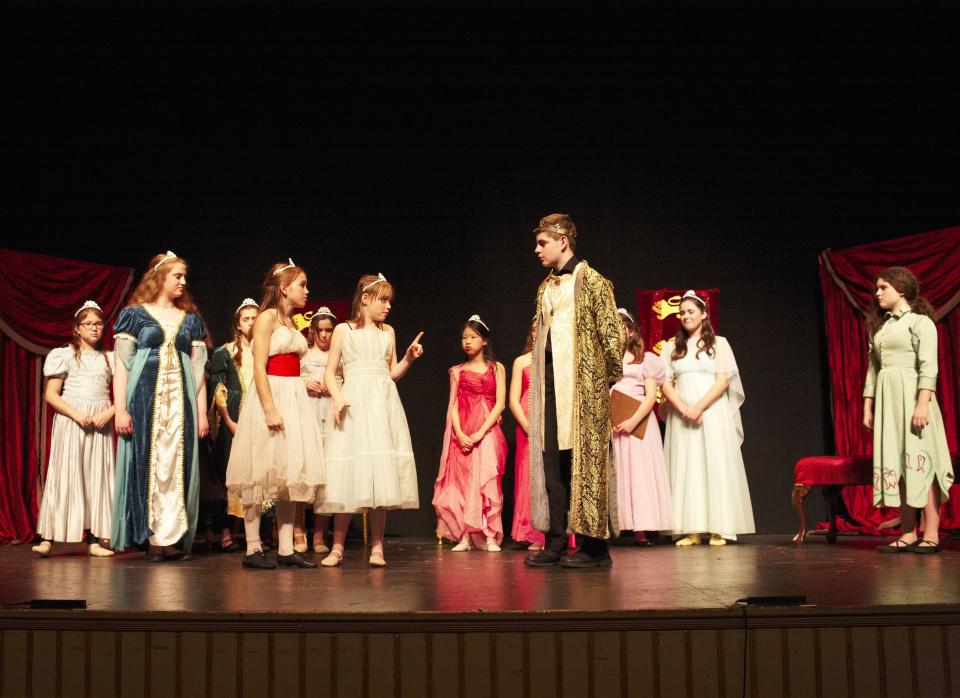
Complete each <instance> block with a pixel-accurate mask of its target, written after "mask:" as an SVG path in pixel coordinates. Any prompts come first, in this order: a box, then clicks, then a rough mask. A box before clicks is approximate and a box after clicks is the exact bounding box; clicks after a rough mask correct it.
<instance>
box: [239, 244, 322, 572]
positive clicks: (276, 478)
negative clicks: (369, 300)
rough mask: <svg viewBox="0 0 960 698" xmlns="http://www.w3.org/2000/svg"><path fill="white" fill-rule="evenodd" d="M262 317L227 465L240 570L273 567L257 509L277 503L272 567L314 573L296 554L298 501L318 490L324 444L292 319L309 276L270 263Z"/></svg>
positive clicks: (303, 347) (303, 345)
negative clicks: (238, 521)
mask: <svg viewBox="0 0 960 698" xmlns="http://www.w3.org/2000/svg"><path fill="white" fill-rule="evenodd" d="M263 290H264V297H263V302H262V303H261V304H260V308H261V312H260V315H258V316H257V319H256V321H255V322H254V324H253V382H254V385H255V386H256V390H255V391H254V392H253V394H252V395H249V396H248V397H247V399H246V400H245V401H244V403H243V408H242V409H241V411H240V419H239V420H238V422H237V433H236V436H235V437H234V439H233V446H232V448H231V449H230V461H229V462H228V464H227V489H228V491H229V493H230V495H232V496H234V497H237V498H238V499H240V501H241V502H242V503H243V511H244V514H243V518H244V528H245V530H246V538H247V554H246V555H245V556H244V558H243V566H244V567H248V568H254V569H272V568H274V567H276V564H274V563H273V562H271V561H270V560H268V559H267V557H266V555H265V554H264V552H263V547H262V545H261V543H260V506H261V504H262V503H263V502H264V501H266V500H276V501H277V524H278V527H279V540H278V543H279V547H278V550H277V563H278V564H280V565H285V566H289V567H316V564H315V563H313V562H310V561H309V560H307V559H306V558H304V557H303V556H301V554H300V553H298V552H295V551H294V548H293V520H294V512H295V510H296V503H297V502H309V501H313V500H314V498H315V497H316V495H317V490H321V491H322V489H323V483H324V464H323V443H322V440H321V436H320V427H319V425H318V424H317V421H316V419H314V416H313V409H312V407H311V405H310V398H309V396H308V395H307V389H306V386H305V385H304V383H303V380H302V379H301V378H300V358H301V357H302V356H303V355H304V354H305V353H306V352H307V340H306V339H305V338H304V336H303V335H302V334H300V331H299V330H298V329H297V328H296V325H295V324H294V322H293V318H292V314H293V311H294V310H295V309H297V308H302V307H303V306H304V304H306V302H307V295H308V293H309V292H308V290H307V275H306V274H305V273H304V271H303V270H302V269H301V268H300V267H298V266H296V265H295V264H294V263H293V261H292V260H291V261H290V263H289V264H274V265H273V266H272V267H271V268H270V269H269V271H268V272H267V277H266V279H265V280H264V282H263Z"/></svg>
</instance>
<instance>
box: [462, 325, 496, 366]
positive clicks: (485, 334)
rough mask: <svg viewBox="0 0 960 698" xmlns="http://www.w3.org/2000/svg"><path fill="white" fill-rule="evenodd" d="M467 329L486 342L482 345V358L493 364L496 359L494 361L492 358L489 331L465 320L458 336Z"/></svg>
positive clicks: (491, 342)
mask: <svg viewBox="0 0 960 698" xmlns="http://www.w3.org/2000/svg"><path fill="white" fill-rule="evenodd" d="M468 327H469V328H470V329H471V330H473V331H474V332H476V333H477V334H478V335H480V338H481V339H483V340H484V341H485V342H486V344H484V345H483V358H484V360H486V361H488V362H489V363H493V362H494V361H495V360H496V359H494V356H493V339H492V337H491V335H490V330H488V329H487V328H486V327H484V326H483V324H481V323H479V322H477V321H476V320H467V321H466V322H465V323H463V327H461V328H460V334H463V331H464V330H465V329H467V328H468Z"/></svg>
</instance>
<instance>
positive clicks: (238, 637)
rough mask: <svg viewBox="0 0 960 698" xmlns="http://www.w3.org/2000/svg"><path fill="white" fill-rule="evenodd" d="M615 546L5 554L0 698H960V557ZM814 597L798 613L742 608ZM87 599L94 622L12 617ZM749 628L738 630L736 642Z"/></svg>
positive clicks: (20, 550) (781, 542)
mask: <svg viewBox="0 0 960 698" xmlns="http://www.w3.org/2000/svg"><path fill="white" fill-rule="evenodd" d="M879 542H880V541H879V540H877V539H871V538H858V537H845V536H844V537H841V539H840V540H839V542H838V543H837V544H836V545H828V544H827V543H826V541H825V540H824V539H823V537H821V536H811V538H810V539H809V542H808V543H807V544H806V545H804V546H801V547H797V546H794V545H793V544H792V543H791V542H790V537H789V536H749V537H745V538H743V539H742V542H740V543H738V544H736V545H728V546H725V547H719V548H717V547H711V546H707V545H702V546H697V547H691V548H684V549H677V548H675V547H673V546H671V545H657V546H653V547H649V548H638V547H634V546H632V545H618V546H615V547H614V548H613V550H612V554H613V558H614V566H613V567H612V568H611V569H608V570H585V571H584V570H566V569H562V568H550V569H530V568H527V567H525V566H524V565H523V563H522V559H523V557H524V555H525V554H526V552H525V551H523V550H521V549H513V550H510V549H506V550H504V552H502V553H499V554H492V553H486V552H479V551H471V552H468V553H453V552H451V551H450V547H449V545H447V546H445V547H440V546H438V545H437V543H436V541H430V540H423V539H419V540H411V539H398V538H393V539H388V544H387V549H386V555H387V560H388V565H389V566H388V567H387V568H386V569H372V568H369V567H368V566H367V565H366V559H365V556H364V555H363V551H362V549H361V547H360V545H359V543H357V544H354V545H353V546H352V547H350V548H348V550H347V557H346V559H345V561H344V563H343V565H342V566H341V567H339V568H335V569H324V568H318V569H315V570H299V569H296V570H291V569H283V570H268V571H252V570H244V569H242V568H241V565H240V559H241V556H240V554H239V553H238V554H223V553H206V554H197V555H195V556H194V557H193V559H191V560H187V561H182V562H164V563H157V564H149V563H146V562H144V561H143V559H142V557H143V556H142V553H128V554H124V555H121V556H117V557H115V558H113V559H94V558H90V557H88V556H86V555H84V554H82V548H81V547H80V546H64V545H60V546H57V547H56V548H55V553H56V554H55V555H53V556H51V557H50V558H48V559H39V558H37V557H36V556H35V555H33V553H31V552H30V549H29V546H4V547H2V548H0V565H2V566H3V570H4V581H3V586H2V588H0V603H2V604H3V607H4V608H3V610H2V611H0V628H2V629H3V632H2V639H0V643H2V649H3V664H2V668H0V682H2V683H0V685H2V689H3V695H4V696H7V695H10V696H14V695H35V696H47V695H60V694H62V695H79V696H96V697H97V698H99V697H100V696H113V695H117V696H119V695H150V696H181V695H183V696H188V695H208V696H218V697H219V696H244V697H249V696H286V695H292V696H300V695H303V696H306V695H311V696H312V695H339V696H348V695H357V696H380V695H411V696H426V695H430V696H474V695H477V696H512V695H518V696H560V695H562V696H582V695H598V696H606V695H629V696H635V695H636V696H643V695H651V696H696V697H697V698H699V697H700V696H712V695H726V696H731V697H732V696H738V695H741V681H742V674H743V671H744V670H743V666H744V654H743V651H744V637H745V635H746V694H747V695H752V696H777V695H784V696H830V695H843V696H848V695H850V696H854V695H855V696H878V695H886V696H899V695H924V696H926V695H930V696H944V695H953V694H954V693H956V692H958V691H960V583H958V580H960V544H958V543H957V542H948V543H946V545H945V549H944V552H943V553H942V554H940V555H936V556H919V555H913V554H903V555H880V554H878V553H876V552H875V551H874V549H873V547H874V546H875V545H876V544H878V543H879ZM782 595H803V596H806V597H807V604H806V605H802V606H793V607H786V606H778V607H766V606H754V605H749V606H745V605H738V604H737V601H738V600H739V599H743V598H745V597H748V596H751V597H763V596H782ZM40 598H43V599H85V600H86V602H87V609H86V610H38V609H29V608H24V607H18V606H17V604H21V603H23V602H28V601H30V600H31V599H40ZM745 628H746V630H745Z"/></svg>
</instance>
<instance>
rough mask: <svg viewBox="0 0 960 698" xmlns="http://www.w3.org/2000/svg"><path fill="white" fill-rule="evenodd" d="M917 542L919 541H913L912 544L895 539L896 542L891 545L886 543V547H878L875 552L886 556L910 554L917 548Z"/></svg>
mask: <svg viewBox="0 0 960 698" xmlns="http://www.w3.org/2000/svg"><path fill="white" fill-rule="evenodd" d="M919 542H920V540H919V539H917V540H915V541H913V542H912V543H908V542H907V541H905V540H903V539H902V538H897V540H895V541H893V543H888V544H886V545H878V546H877V548H876V550H877V552H878V553H887V554H890V553H911V552H915V550H914V549H915V548H916V547H917V544H918V543H919Z"/></svg>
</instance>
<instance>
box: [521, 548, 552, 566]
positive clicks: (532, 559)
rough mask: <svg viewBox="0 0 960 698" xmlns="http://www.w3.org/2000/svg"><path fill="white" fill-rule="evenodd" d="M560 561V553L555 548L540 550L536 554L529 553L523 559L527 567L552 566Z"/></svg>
mask: <svg viewBox="0 0 960 698" xmlns="http://www.w3.org/2000/svg"><path fill="white" fill-rule="evenodd" d="M558 562H560V553H558V552H557V551H556V550H541V551H540V552H538V553H537V554H536V555H529V556H527V557H525V558H524V559H523V564H525V565H526V566H527V567H553V566H554V565H556V564H557V563H558Z"/></svg>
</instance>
